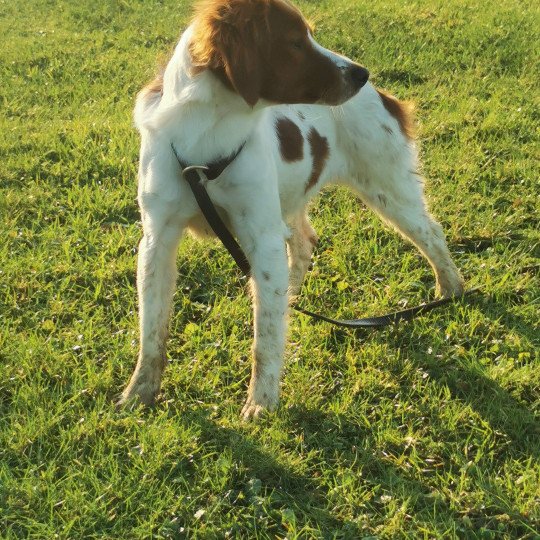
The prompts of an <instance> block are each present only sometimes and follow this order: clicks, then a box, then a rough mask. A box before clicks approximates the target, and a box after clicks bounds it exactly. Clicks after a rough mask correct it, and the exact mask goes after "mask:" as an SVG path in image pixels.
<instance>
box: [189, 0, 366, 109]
mask: <svg viewBox="0 0 540 540" xmlns="http://www.w3.org/2000/svg"><path fill="white" fill-rule="evenodd" d="M193 23H194V33H193V39H192V41H191V45H190V52H191V56H192V59H193V64H194V66H195V68H194V69H195V71H200V70H204V69H210V70H211V71H212V72H213V73H214V74H215V75H216V76H217V77H218V78H219V79H220V80H221V81H222V82H223V83H224V84H225V85H226V86H227V87H228V88H229V89H231V90H233V91H236V92H237V93H238V94H239V95H240V96H242V98H244V100H245V101H246V102H247V103H248V104H249V105H250V106H253V105H255V103H257V101H258V100H259V99H264V100H267V101H269V102H271V103H291V104H292V103H321V104H325V105H339V104H341V103H343V102H345V101H347V100H348V99H349V98H351V97H352V96H354V95H355V94H356V93H357V92H358V91H359V90H360V88H362V86H364V84H365V83H366V82H367V80H368V77H369V73H368V71H367V70H366V69H365V68H363V67H362V66H360V65H358V64H356V63H355V62H352V61H351V60H349V59H348V58H345V57H344V56H341V55H338V54H336V53H334V52H332V51H329V50H328V49H325V48H324V47H322V46H321V45H319V44H318V43H317V42H316V41H315V40H314V39H313V37H312V35H311V30H310V27H309V25H308V24H307V22H306V20H305V19H304V17H303V16H302V14H301V13H300V12H299V11H298V10H297V9H296V8H295V7H293V6H292V5H291V4H289V3H288V2H286V1H285V0H206V1H204V2H203V3H201V4H200V5H199V8H198V10H197V13H196V16H195V19H194V21H193Z"/></svg>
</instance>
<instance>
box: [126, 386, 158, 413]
mask: <svg viewBox="0 0 540 540" xmlns="http://www.w3.org/2000/svg"><path fill="white" fill-rule="evenodd" d="M158 391H159V389H156V388H155V385H152V384H148V383H144V382H141V383H135V384H131V383H130V384H129V386H128V387H127V388H126V389H125V390H124V392H123V393H122V395H121V396H120V399H119V400H118V401H117V402H116V406H117V407H118V408H127V409H134V408H136V407H137V406H139V405H144V406H145V407H152V406H153V405H154V403H155V401H156V396H157V393H158Z"/></svg>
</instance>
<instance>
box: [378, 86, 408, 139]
mask: <svg viewBox="0 0 540 540" xmlns="http://www.w3.org/2000/svg"><path fill="white" fill-rule="evenodd" d="M377 93H378V94H379V96H380V98H381V101H382V104H383V105H384V108H385V109H386V110H387V111H388V113H389V114H390V115H391V116H393V117H394V118H395V119H396V120H397V123H398V124H399V129H400V130H401V133H403V135H405V137H407V138H408V139H412V138H413V137H414V120H413V115H412V111H413V106H412V104H411V103H407V102H403V101H399V99H397V98H395V97H394V96H391V95H390V94H387V93H386V92H383V91H382V90H377Z"/></svg>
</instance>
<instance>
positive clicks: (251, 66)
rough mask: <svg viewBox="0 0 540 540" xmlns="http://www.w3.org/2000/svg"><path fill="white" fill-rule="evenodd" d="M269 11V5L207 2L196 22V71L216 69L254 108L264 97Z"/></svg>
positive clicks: (226, 0) (193, 46)
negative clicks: (267, 14) (264, 62)
mask: <svg viewBox="0 0 540 540" xmlns="http://www.w3.org/2000/svg"><path fill="white" fill-rule="evenodd" d="M266 9H267V8H266V3H265V2H250V1H246V0H206V1H203V2H202V3H200V4H199V6H198V10H197V13H196V15H195V19H194V21H193V22H194V26H195V29H194V35H193V39H192V42H191V45H190V52H191V55H192V58H193V61H194V70H195V72H198V71H200V70H201V69H212V70H216V72H217V73H218V75H219V76H220V77H221V76H224V78H225V79H226V81H224V82H225V83H226V84H227V86H229V87H230V88H232V89H233V90H235V91H236V92H238V94H239V95H240V96H242V97H243V98H244V100H245V101H246V103H248V104H249V105H250V106H251V107H253V105H255V103H257V101H258V100H259V98H260V94H261V87H262V74H263V60H262V58H261V56H262V51H263V50H265V48H266V47H267V46H268V45H267V42H268V40H267V39H263V36H262V35H260V32H261V29H264V28H266V21H265V17H266ZM257 29H258V30H257Z"/></svg>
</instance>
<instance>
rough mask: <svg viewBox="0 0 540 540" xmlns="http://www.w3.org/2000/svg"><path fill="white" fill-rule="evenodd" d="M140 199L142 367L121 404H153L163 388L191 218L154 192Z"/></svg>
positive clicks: (124, 393) (135, 374) (139, 286)
mask: <svg viewBox="0 0 540 540" xmlns="http://www.w3.org/2000/svg"><path fill="white" fill-rule="evenodd" d="M139 199H140V205H141V213H142V218H143V231H144V236H143V238H142V240H141V242H140V245H139V257H138V264H137V291H138V296H139V326H140V348H139V358H138V361H137V366H136V367H135V371H134V372H133V375H132V376H131V380H130V382H129V384H128V386H127V387H126V389H125V390H124V392H123V394H122V397H121V399H120V402H119V404H125V403H127V402H141V403H143V404H145V405H151V404H152V403H153V402H154V399H155V397H156V395H157V393H158V392H159V388H160V385H161V375H162V372H163V369H164V367H165V364H166V352H165V351H166V340H167V335H168V326H169V314H170V311H171V305H172V298H173V293H174V288H175V282H176V250H177V247H178V242H179V239H180V236H181V234H182V231H183V229H184V225H185V219H183V218H182V215H181V212H180V211H179V210H178V204H177V203H176V202H175V201H164V200H160V198H159V197H158V196H156V195H154V194H146V195H145V194H143V195H142V196H140V197H139Z"/></svg>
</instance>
